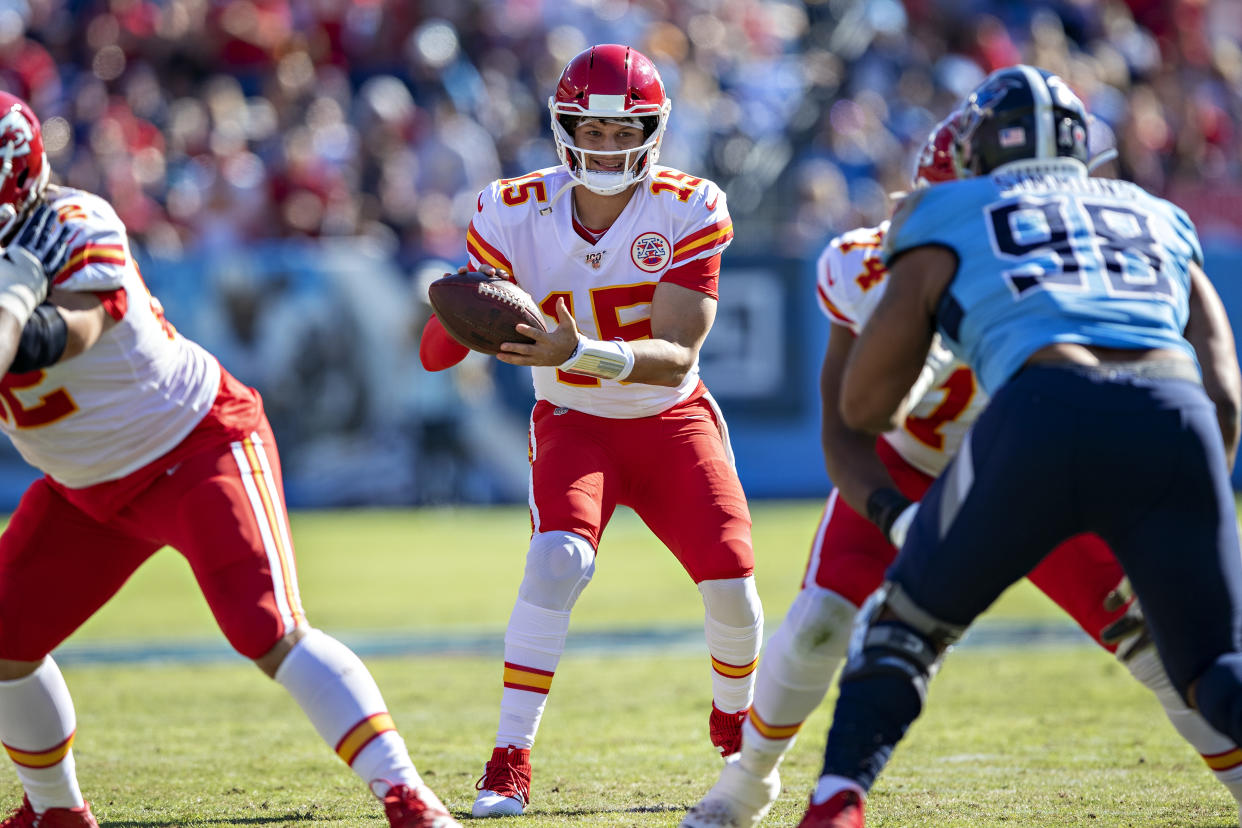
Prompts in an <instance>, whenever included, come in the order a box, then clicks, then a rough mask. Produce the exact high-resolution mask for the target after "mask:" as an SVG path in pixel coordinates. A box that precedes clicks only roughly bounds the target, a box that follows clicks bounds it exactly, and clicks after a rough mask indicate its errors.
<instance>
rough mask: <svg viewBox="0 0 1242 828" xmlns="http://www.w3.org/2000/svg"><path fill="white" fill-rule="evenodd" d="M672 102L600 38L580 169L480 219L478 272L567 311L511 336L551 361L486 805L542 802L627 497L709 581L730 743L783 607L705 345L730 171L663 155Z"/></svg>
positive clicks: (581, 84) (572, 96)
mask: <svg viewBox="0 0 1242 828" xmlns="http://www.w3.org/2000/svg"><path fill="white" fill-rule="evenodd" d="M670 106H671V104H670V102H669V100H668V98H667V97H666V96H665V93H664V86H663V84H662V82H661V81H660V76H659V73H658V72H657V71H656V69H655V66H654V65H652V63H651V61H649V60H648V59H647V58H646V57H644V56H643V55H641V54H639V53H638V52H637V51H635V50H634V49H631V48H629V47H626V46H622V45H617V44H605V45H600V46H594V47H591V48H590V49H587V50H586V51H585V52H583V53H582V54H580V55H578V56H577V57H575V58H574V59H573V60H571V61H570V62H569V64H568V65H567V66H566V67H565V70H564V72H563V73H562V74H561V78H560V81H559V83H558V84H557V89H556V92H555V94H554V95H553V96H552V98H551V100H550V101H549V109H550V110H551V116H552V117H551V123H552V130H553V135H554V137H555V139H556V143H557V147H558V153H559V155H560V160H561V165H560V166H558V167H553V168H549V169H544V170H538V171H536V172H532V173H530V174H528V175H523V176H520V177H517V178H510V179H504V180H501V181H497V182H495V183H493V184H492V185H491V186H489V187H488V188H487V189H485V190H484V191H483V192H482V193H481V194H480V195H479V199H478V211H477V212H476V213H475V215H474V218H473V221H472V222H471V224H470V228H469V231H468V233H467V238H466V247H467V251H468V253H469V257H470V264H469V269H472V270H481V271H484V272H488V273H503V274H506V275H507V276H508V277H509V278H511V279H513V280H514V281H515V282H516V283H517V284H518V285H519V286H521V287H522V288H523V289H524V290H526V291H527V292H529V293H530V294H531V296H532V297H533V298H534V300H535V302H536V304H538V305H539V307H540V308H541V309H542V310H543V312H544V314H545V315H546V316H547V318H548V319H549V320H550V321H551V323H553V324H552V325H551V326H550V328H551V330H549V331H547V332H544V331H537V330H535V329H533V328H529V327H526V326H519V327H518V330H519V331H520V332H521V333H524V334H526V335H527V336H528V337H530V339H531V340H533V342H532V343H531V344H518V343H505V344H504V345H503V346H502V350H501V352H500V354H499V355H498V358H499V359H500V360H502V361H504V362H508V363H510V364H513V365H528V366H530V367H531V369H532V372H533V375H534V384H535V396H536V397H537V402H536V404H535V408H534V410H533V412H532V413H531V425H530V460H531V485H530V512H531V526H532V528H533V533H532V537H531V540H530V547H529V551H528V553H527V558H526V572H525V577H524V579H523V581H522V583H521V585H520V586H519V588H518V597H517V601H516V603H515V605H514V608H513V613H512V615H511V616H510V619H509V626H508V628H507V630H506V632H505V658H504V670H503V682H504V694H503V696H502V700H501V712H500V727H499V729H498V731H497V735H496V742H495V747H494V750H493V752H492V757H491V760H490V761H488V762H487V764H486V768H485V770H484V774H483V778H482V779H481V780H479V786H478V787H479V789H480V793H479V796H478V798H477V799H476V800H475V804H474V808H473V814H474V816H476V817H483V816H504V815H514V814H520V813H522V812H523V810H524V809H525V807H526V804H527V802H528V801H529V798H530V749H531V746H532V745H533V744H534V738H535V732H536V729H537V728H538V725H539V719H540V716H541V715H542V713H543V709H544V705H545V703H546V699H547V695H548V692H549V689H550V686H551V683H552V678H553V675H554V673H555V671H556V666H557V664H558V662H559V660H560V656H561V654H562V652H563V650H564V643H565V637H566V634H567V633H568V630H569V616H570V611H571V609H572V607H573V605H574V602H575V601H576V600H577V598H578V595H579V593H580V592H581V591H582V589H583V588H584V587H585V586H586V584H587V582H588V581H589V580H590V578H591V576H592V574H593V573H594V571H595V555H596V551H597V548H598V545H599V539H600V536H601V534H602V533H603V531H604V528H605V526H607V524H608V521H609V519H610V518H611V517H612V514H613V511H614V510H615V508H616V507H617V505H625V506H629V507H631V508H632V509H634V511H635V512H637V513H638V514H639V515H640V516H641V517H642V519H643V521H644V522H645V523H646V524H647V525H648V526H649V527H651V529H652V531H653V532H655V534H656V535H657V536H658V537H659V538H660V540H661V541H663V542H664V544H665V545H666V546H667V547H668V548H669V550H670V551H671V552H672V553H673V554H674V555H675V556H676V557H677V559H678V561H679V562H680V563H681V565H682V566H683V567H684V568H685V570H686V572H687V573H688V574H689V575H690V577H691V578H692V579H693V580H694V582H695V584H697V585H698V587H699V591H700V593H701V594H702V596H703V603H704V607H705V610H706V624H705V629H706V634H707V648H708V651H709V655H710V660H711V666H712V706H711V712H710V714H709V717H708V731H709V736H710V738H711V741H712V744H713V745H715V746H716V748H717V749H718V750H719V751H720V752H721V753H722V754H724V755H731V754H733V753H735V752H736V751H737V749H738V745H739V744H740V740H741V732H740V726H741V720H742V718H743V717H744V716H745V712H746V710H747V708H748V707H749V705H750V700H751V693H752V689H753V683H754V670H755V664H756V660H757V657H758V654H759V644H760V642H761V640H762V631H763V611H762V608H761V606H760V603H759V597H758V594H757V593H756V591H755V586H754V577H753V574H752V571H753V566H754V555H753V551H752V549H751V541H750V513H749V511H748V509H747V506H746V498H745V495H744V494H743V492H742V486H741V483H740V481H739V480H738V477H737V472H736V471H735V469H734V467H733V461H732V452H731V451H730V449H729V444H728V432H727V431H726V429H725V423H724V418H723V417H722V416H721V413H720V410H719V408H718V407H717V406H716V404H715V403H714V402H713V400H712V399H711V396H710V395H709V394H708V393H707V389H706V388H705V387H704V385H703V383H702V381H701V379H700V378H699V358H698V354H699V347H700V346H701V345H702V343H703V340H704V338H705V337H706V336H707V334H708V331H709V330H710V329H711V325H712V322H713V320H714V318H715V314H716V300H717V281H718V275H719V272H720V256H721V253H722V252H723V251H724V249H725V248H726V247H727V246H728V244H729V241H730V240H731V239H732V238H733V225H732V222H731V221H730V219H729V211H728V207H727V204H726V199H725V195H724V193H723V192H721V191H720V189H719V188H718V187H717V186H716V185H715V184H713V183H712V182H710V181H708V180H706V179H704V178H700V177H697V176H694V175H690V174H688V173H684V172H679V171H677V170H673V169H670V168H668V167H661V166H658V165H657V164H656V159H657V154H658V152H659V146H660V140H661V137H662V136H663V134H664V128H665V125H666V123H667V119H668V114H669V108H670ZM464 269H465V268H463V270H464ZM420 354H421V356H422V358H423V364H424V365H425V366H426V367H428V368H429V369H433V370H435V369H440V368H445V367H447V366H448V365H451V364H453V363H454V362H456V361H458V360H460V359H461V358H462V357H463V356H464V355H465V348H464V347H462V346H457V345H456V344H455V343H452V342H451V341H450V340H448V339H447V337H446V336H445V334H444V331H443V329H442V327H441V326H440V324H439V322H438V320H434V318H433V320H432V322H431V323H430V324H429V325H428V326H427V329H426V330H425V331H424V335H423V341H422V345H421V348H420Z"/></svg>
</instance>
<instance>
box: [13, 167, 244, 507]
mask: <svg viewBox="0 0 1242 828" xmlns="http://www.w3.org/2000/svg"><path fill="white" fill-rule="evenodd" d="M48 196H49V198H51V199H52V202H51V203H52V204H53V206H55V207H56V209H57V212H58V214H59V215H60V219H61V221H62V222H64V223H65V224H66V225H68V226H69V227H71V228H73V229H74V231H75V232H74V234H73V235H72V236H71V237H70V245H71V246H70V253H69V259H68V261H67V262H66V264H65V266H64V268H63V269H62V270H61V271H60V273H59V274H58V275H57V276H56V278H55V286H56V287H57V288H59V289H61V290H67V291H77V292H84V293H97V294H100V296H101V298H103V299H105V306H106V307H107V308H108V310H109V313H111V314H112V316H113V317H114V318H117V317H119V319H118V321H117V323H116V324H115V325H113V326H112V327H111V328H109V329H108V330H106V331H104V333H103V335H102V336H101V337H100V338H99V341H98V342H96V343H95V345H94V346H93V347H91V348H90V349H88V350H87V351H85V352H84V353H82V354H79V355H77V356H75V357H72V358H70V359H67V360H65V361H63V362H60V363H57V364H56V365H52V366H50V367H48V368H44V369H43V370H40V371H30V372H27V373H21V374H12V373H10V374H7V375H5V376H4V378H3V381H2V382H0V398H2V400H3V403H2V404H0V430H3V431H4V432H5V433H7V434H8V435H9V437H10V438H11V439H12V440H13V445H15V446H16V447H17V450H18V451H19V452H20V453H21V455H22V457H24V458H25V459H26V462H28V463H30V464H31V465H32V466H35V467H36V468H38V469H40V470H41V471H43V472H45V473H46V474H48V475H50V476H51V477H52V478H53V479H54V480H56V481H58V482H60V483H62V484H63V485H65V486H68V487H70V488H75V489H77V488H83V487H85V486H90V485H93V484H95V483H102V482H105V481H108V480H116V479H118V478H121V477H124V476H125V475H127V474H129V473H130V472H132V471H135V470H137V469H139V468H141V467H143V466H145V465H146V464H147V463H150V462H152V461H153V460H155V459H157V458H158V457H160V456H161V455H163V454H165V453H167V452H168V451H169V450H171V449H172V448H173V447H175V446H176V445H177V444H178V443H180V442H181V441H182V440H183V439H184V438H185V437H186V436H187V435H188V434H189V433H190V431H192V430H193V428H194V427H195V426H196V425H197V424H198V423H199V421H200V420H202V419H203V417H204V416H205V415H206V414H207V412H208V410H209V409H210V408H211V405H212V402H213V401H214V400H215V398H216V393H217V392H218V391H219V388H220V364H219V363H218V362H217V361H216V359H215V357H213V356H211V354H209V353H207V351H205V350H203V349H202V348H201V347H199V346H198V345H196V344H195V343H193V342H191V341H190V340H188V339H186V338H184V337H182V336H181V335H180V334H178V333H177V332H176V331H175V330H174V329H173V327H172V325H170V324H168V322H167V321H166V320H165V319H164V313H163V308H161V307H160V303H159V301H158V300H157V299H156V298H155V297H154V296H152V295H151V293H150V292H149V291H148V290H147V287H146V285H145V284H144V283H143V281H142V276H141V275H140V274H139V272H138V266H137V265H136V264H135V263H134V260H133V257H132V256H131V255H130V250H129V240H128V238H127V236H126V232H125V226H124V225H123V224H122V223H121V220H120V219H119V218H118V217H117V215H116V213H115V212H114V211H113V209H112V207H111V206H110V205H109V204H108V203H107V202H106V201H104V200H103V199H101V198H99V197H98V196H95V195H92V194H90V193H86V192H82V191H80V190H72V189H68V188H64V187H56V188H52V189H51V190H49V193H48Z"/></svg>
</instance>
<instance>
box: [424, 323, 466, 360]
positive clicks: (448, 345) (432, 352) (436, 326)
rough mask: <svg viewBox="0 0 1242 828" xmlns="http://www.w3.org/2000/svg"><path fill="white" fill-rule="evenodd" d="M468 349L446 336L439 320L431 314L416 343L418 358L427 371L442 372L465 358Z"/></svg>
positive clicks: (446, 332) (446, 333)
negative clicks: (420, 337)
mask: <svg viewBox="0 0 1242 828" xmlns="http://www.w3.org/2000/svg"><path fill="white" fill-rule="evenodd" d="M468 353H470V349H469V348H467V347H466V346H465V345H462V344H461V343H459V342H458V341H457V340H456V339H453V337H451V336H449V335H448V331H446V330H444V326H443V325H441V324H440V320H439V319H437V318H436V317H435V314H432V316H431V318H430V319H428V320H427V325H426V326H425V327H424V328H423V336H422V339H420V340H419V342H418V358H419V359H420V360H421V361H422V363H423V367H424V368H426V369H427V370H428V371H443V370H444V369H445V368H451V367H453V366H454V365H456V364H457V363H459V362H461V361H462V360H463V359H465V358H466V354H468Z"/></svg>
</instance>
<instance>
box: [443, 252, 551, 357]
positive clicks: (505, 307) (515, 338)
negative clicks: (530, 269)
mask: <svg viewBox="0 0 1242 828" xmlns="http://www.w3.org/2000/svg"><path fill="white" fill-rule="evenodd" d="M427 298H428V299H429V300H430V301H431V307H432V308H434V309H435V312H436V316H437V317H438V318H439V320H440V324H441V325H443V326H444V330H446V331H448V333H449V336H451V337H453V339H456V340H457V341H458V342H460V343H461V344H462V345H465V346H466V347H467V348H470V349H471V350H475V351H481V352H482V353H485V354H497V353H500V346H501V344H502V343H505V342H531V341H533V340H531V339H530V338H529V337H525V336H522V335H521V334H519V333H518V332H517V331H516V330H514V326H515V325H517V324H518V323H519V322H523V323H525V324H527V325H530V326H531V327H532V328H538V329H539V330H541V331H546V330H547V329H548V328H547V326H546V325H545V324H544V321H543V314H542V313H541V312H540V311H539V307H538V306H537V305H536V304H535V300H534V299H532V298H531V297H530V294H529V293H527V292H526V291H524V290H522V289H521V288H520V287H518V286H517V285H515V284H513V282H510V281H509V280H508V279H504V278H501V277H499V276H488V275H486V274H483V273H478V272H469V273H450V274H448V275H446V276H444V277H442V278H440V279H437V280H436V281H434V282H432V283H431V284H430V285H429V286H428V288H427Z"/></svg>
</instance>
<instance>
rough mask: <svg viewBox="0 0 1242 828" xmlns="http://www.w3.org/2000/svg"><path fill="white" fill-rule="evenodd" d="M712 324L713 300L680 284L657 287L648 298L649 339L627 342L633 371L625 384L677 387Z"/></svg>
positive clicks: (695, 357)
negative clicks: (631, 356)
mask: <svg viewBox="0 0 1242 828" xmlns="http://www.w3.org/2000/svg"><path fill="white" fill-rule="evenodd" d="M715 321H716V300H715V299H713V298H711V297H710V296H707V295H706V294H703V293H699V292H698V291H695V290H690V289H689V288H685V287H682V286H681V285H674V284H666V283H664V282H661V283H660V284H659V285H656V289H655V295H654V296H652V298H651V338H650V339H637V340H633V341H631V342H630V347H631V348H633V349H634V370H633V371H631V372H630V375H629V377H628V378H627V381H628V382H642V383H646V384H647V385H667V386H677V385H680V384H681V381H682V380H683V379H685V378H686V373H687V372H688V371H690V369H691V368H693V367H694V363H695V360H697V359H698V356H699V348H700V347H701V346H702V345H703V340H705V339H707V332H708V331H710V330H711V329H712V323H713V322H715Z"/></svg>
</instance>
